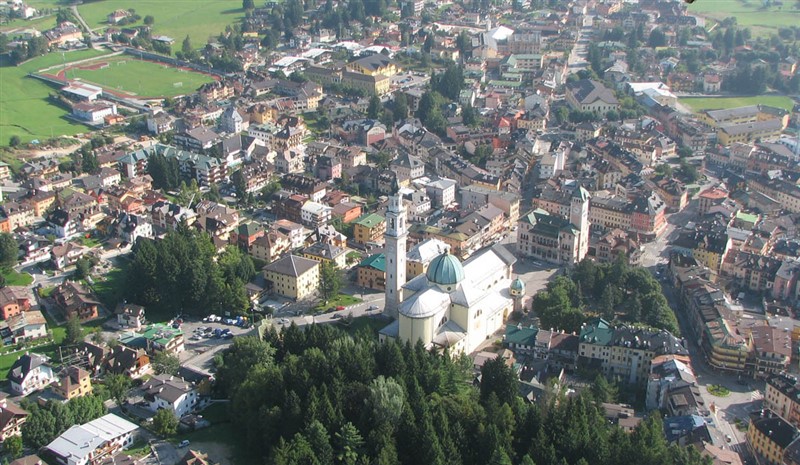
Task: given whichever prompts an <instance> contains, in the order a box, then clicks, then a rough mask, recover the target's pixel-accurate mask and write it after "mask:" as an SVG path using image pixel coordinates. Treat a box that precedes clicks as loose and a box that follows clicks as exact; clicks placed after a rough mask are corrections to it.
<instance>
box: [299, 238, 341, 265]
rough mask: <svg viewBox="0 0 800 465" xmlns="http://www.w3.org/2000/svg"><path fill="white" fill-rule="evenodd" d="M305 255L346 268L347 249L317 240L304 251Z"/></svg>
mask: <svg viewBox="0 0 800 465" xmlns="http://www.w3.org/2000/svg"><path fill="white" fill-rule="evenodd" d="M302 254H303V257H305V258H310V259H311V260H316V261H318V262H320V263H333V265H334V266H335V267H336V268H339V269H340V270H341V269H344V267H345V265H346V264H347V262H346V259H347V250H346V249H344V248H342V247H339V246H336V245H333V244H326V243H323V242H316V243H314V244H311V245H310V246H308V247H306V248H304V249H303V251H302Z"/></svg>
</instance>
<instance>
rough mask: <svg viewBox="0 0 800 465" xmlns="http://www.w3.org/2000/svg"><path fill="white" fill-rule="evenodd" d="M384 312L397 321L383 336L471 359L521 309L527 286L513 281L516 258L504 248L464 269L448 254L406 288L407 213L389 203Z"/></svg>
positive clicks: (393, 201)
mask: <svg viewBox="0 0 800 465" xmlns="http://www.w3.org/2000/svg"><path fill="white" fill-rule="evenodd" d="M386 218H387V228H386V235H385V240H386V306H385V309H384V311H385V313H386V314H388V315H389V316H392V317H394V318H395V321H393V322H392V323H391V324H389V325H388V326H386V327H385V328H383V329H382V330H381V331H380V339H381V341H385V340H389V339H394V340H399V341H401V342H405V341H409V342H411V343H412V344H415V343H416V342H417V341H418V340H420V341H422V343H423V344H425V346H426V347H427V348H429V349H436V350H448V351H449V352H450V353H451V354H457V353H471V352H473V351H475V350H476V349H477V348H478V346H479V345H480V344H481V343H482V342H484V341H485V340H486V339H487V338H488V337H490V336H491V335H492V334H494V333H495V332H496V331H498V330H500V329H502V328H503V327H504V326H503V325H504V322H505V320H506V318H508V316H509V314H510V313H511V312H512V311H514V310H515V309H520V308H521V303H522V298H523V297H524V294H525V285H524V283H523V282H522V281H521V280H519V279H518V278H517V279H512V266H513V265H514V262H516V258H515V257H514V256H513V255H512V254H511V253H510V252H509V251H508V250H506V248H505V247H503V246H502V245H495V246H493V247H490V248H486V249H484V250H482V251H479V252H478V253H476V254H475V255H473V256H472V257H471V258H470V259H469V260H467V261H466V262H464V263H461V261H460V260H459V259H458V258H457V257H455V256H454V255H451V254H450V253H449V252H448V251H447V250H442V251H441V254H440V255H438V256H437V257H436V258H434V259H433V260H432V261H431V262H430V264H429V265H428V270H427V272H426V273H425V274H421V275H419V276H416V277H415V278H413V279H412V280H411V281H409V282H405V248H406V237H407V232H406V209H405V206H404V205H403V203H402V200H401V199H400V198H399V197H390V200H389V208H388V209H387V212H386Z"/></svg>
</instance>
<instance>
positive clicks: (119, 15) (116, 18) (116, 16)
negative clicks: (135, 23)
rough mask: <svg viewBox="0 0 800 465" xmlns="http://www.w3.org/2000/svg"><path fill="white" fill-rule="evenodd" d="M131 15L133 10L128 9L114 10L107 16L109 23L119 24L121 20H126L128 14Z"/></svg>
mask: <svg viewBox="0 0 800 465" xmlns="http://www.w3.org/2000/svg"><path fill="white" fill-rule="evenodd" d="M130 15H131V12H130V11H128V10H114V11H113V12H111V13H109V14H108V16H106V20H107V21H108V24H119V22H120V21H122V20H124V19H125V18H127V17H128V16H130Z"/></svg>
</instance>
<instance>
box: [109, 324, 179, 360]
mask: <svg viewBox="0 0 800 465" xmlns="http://www.w3.org/2000/svg"><path fill="white" fill-rule="evenodd" d="M119 342H120V344H122V345H124V346H126V347H129V348H131V349H135V350H144V351H146V352H147V353H149V354H157V353H159V352H166V353H168V354H178V353H180V352H183V350H184V349H185V347H184V342H185V339H184V337H183V331H181V330H180V329H179V328H174V327H172V326H169V325H165V324H163V323H156V324H152V325H150V326H147V327H145V328H144V330H143V331H142V332H135V331H130V332H127V333H123V334H122V335H121V336H120V338H119Z"/></svg>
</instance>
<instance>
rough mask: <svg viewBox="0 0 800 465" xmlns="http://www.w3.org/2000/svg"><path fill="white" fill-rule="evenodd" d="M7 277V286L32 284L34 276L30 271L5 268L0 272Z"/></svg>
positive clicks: (4, 277)
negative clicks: (22, 271) (19, 271)
mask: <svg viewBox="0 0 800 465" xmlns="http://www.w3.org/2000/svg"><path fill="white" fill-rule="evenodd" d="M0 274H2V275H3V279H5V282H6V286H30V285H31V283H32V282H33V276H31V275H29V274H28V273H17V272H16V271H14V270H3V271H2V272H0Z"/></svg>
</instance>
